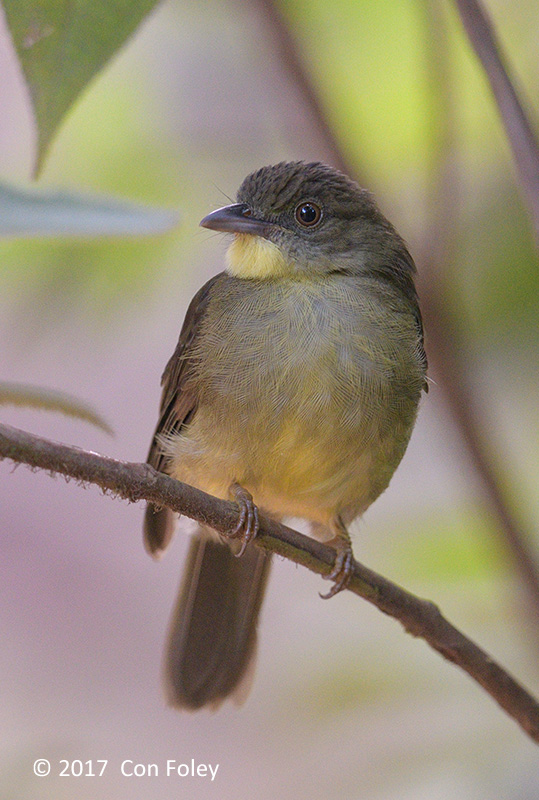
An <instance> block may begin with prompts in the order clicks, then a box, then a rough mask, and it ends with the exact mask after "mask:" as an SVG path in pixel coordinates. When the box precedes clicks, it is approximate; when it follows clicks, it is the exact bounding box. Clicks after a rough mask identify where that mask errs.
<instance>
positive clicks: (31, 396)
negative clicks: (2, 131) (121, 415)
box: [0, 381, 113, 436]
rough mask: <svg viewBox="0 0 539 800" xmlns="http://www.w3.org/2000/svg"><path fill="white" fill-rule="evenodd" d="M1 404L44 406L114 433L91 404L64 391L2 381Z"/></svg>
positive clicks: (0, 383) (0, 384) (0, 386)
mask: <svg viewBox="0 0 539 800" xmlns="http://www.w3.org/2000/svg"><path fill="white" fill-rule="evenodd" d="M0 405H4V406H7V405H10V406H25V407H31V408H42V409H45V410H47V411H60V412H61V413H62V414H66V415H67V416H69V417H77V419H83V420H85V422H89V423H90V424H92V425H95V426H96V428H101V430H103V431H105V433H108V434H110V435H111V436H112V435H113V431H112V428H111V427H110V425H108V424H107V423H106V422H105V420H104V419H103V418H102V417H100V416H99V414H97V412H96V411H94V410H93V408H91V407H90V406H88V405H86V403H83V402H82V400H78V399H77V398H76V397H72V396H71V395H69V394H65V393H64V392H57V391H55V390H52V389H43V388H42V387H40V386H27V385H26V384H22V383H5V382H4V381H0Z"/></svg>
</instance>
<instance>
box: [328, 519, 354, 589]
mask: <svg viewBox="0 0 539 800" xmlns="http://www.w3.org/2000/svg"><path fill="white" fill-rule="evenodd" d="M332 528H333V530H334V533H335V538H334V539H332V540H331V541H330V542H328V544H330V545H331V546H332V547H334V548H335V550H336V556H335V564H334V565H333V569H332V570H331V572H330V573H329V575H324V576H323V578H324V580H326V581H334V584H333V586H332V587H331V589H330V590H329V592H327V594H320V597H321V598H322V599H324V600H329V598H330V597H334V595H336V594H338V593H339V592H342V590H343V589H346V587H347V586H348V584H349V583H350V578H351V577H352V575H353V573H354V554H353V552H352V543H351V541H350V534H349V533H348V531H347V529H346V527H345V525H344V522H343V521H342V519H341V518H340V517H335V520H334V522H333V525H332Z"/></svg>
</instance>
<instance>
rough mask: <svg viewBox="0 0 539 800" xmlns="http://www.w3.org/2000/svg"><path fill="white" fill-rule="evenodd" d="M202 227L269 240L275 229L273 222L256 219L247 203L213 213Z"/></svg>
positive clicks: (205, 218) (225, 207) (202, 223)
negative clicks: (247, 234) (271, 232)
mask: <svg viewBox="0 0 539 800" xmlns="http://www.w3.org/2000/svg"><path fill="white" fill-rule="evenodd" d="M200 226H201V227H202V228H209V229H210V230H211V231H222V232H223V233H250V234H251V235H252V236H262V237H263V238H264V239H267V238H268V236H269V234H270V231H271V230H272V228H273V227H274V226H273V225H272V224H271V222H265V221H264V220H262V219H255V217H253V216H252V212H251V209H250V208H249V206H248V205H247V204H246V203H235V204H234V205H233V206H223V208H218V209H217V211H212V212H211V214H208V216H207V217H204V219H203V220H201V221H200Z"/></svg>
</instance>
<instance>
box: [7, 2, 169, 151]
mask: <svg viewBox="0 0 539 800" xmlns="http://www.w3.org/2000/svg"><path fill="white" fill-rule="evenodd" d="M157 1H158V0H40V1H39V2H36V0H3V6H4V9H5V13H6V18H7V22H8V26H9V29H10V31H11V36H12V38H13V42H14V44H15V48H16V50H17V53H18V56H19V59H20V62H21V65H22V69H23V72H24V75H25V78H26V81H27V83H28V85H29V88H30V95H31V98H32V103H33V108H34V113H35V117H36V121H37V128H38V156H37V158H38V165H40V164H41V162H42V160H43V157H44V154H45V152H46V150H47V147H48V145H49V144H50V142H51V139H52V138H53V136H54V134H55V133H56V130H57V128H58V125H59V124H60V121H61V119H62V117H63V116H64V114H65V113H66V111H67V110H68V108H69V106H70V105H71V104H72V103H73V101H74V100H75V98H76V97H77V96H78V95H79V94H80V92H81V91H82V89H84V87H85V86H86V84H87V83H88V81H90V80H91V78H93V76H94V75H95V74H96V73H97V72H98V71H99V70H100V69H101V68H102V67H103V66H104V65H105V64H106V62H107V61H108V60H109V59H110V57H111V56H112V55H113V54H114V53H115V52H116V50H118V48H119V47H120V46H121V45H122V44H123V43H124V42H125V41H126V40H127V39H128V38H129V36H130V35H131V34H132V33H133V32H134V31H135V30H136V28H137V27H138V25H139V23H140V22H141V21H142V20H143V19H144V17H145V16H146V15H147V14H148V13H149V11H151V9H152V8H153V7H154V6H155V5H156V4H157Z"/></svg>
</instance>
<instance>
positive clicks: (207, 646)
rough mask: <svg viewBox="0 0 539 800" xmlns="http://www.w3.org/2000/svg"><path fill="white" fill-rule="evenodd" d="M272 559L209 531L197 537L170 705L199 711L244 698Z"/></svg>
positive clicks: (172, 645) (179, 619)
mask: <svg viewBox="0 0 539 800" xmlns="http://www.w3.org/2000/svg"><path fill="white" fill-rule="evenodd" d="M270 562H271V557H270V555H267V554H266V553H265V552H264V551H263V550H261V549H260V548H259V547H255V546H254V545H252V544H251V545H248V547H247V548H246V550H245V553H244V554H243V555H242V556H241V557H240V558H236V557H235V555H234V553H233V552H232V550H231V548H230V547H229V546H228V545H227V544H225V543H221V542H220V541H218V540H216V539H215V538H210V536H209V535H208V533H206V532H205V531H204V530H203V529H200V531H199V532H198V533H197V534H195V535H194V536H193V537H192V541H191V545H190V548H189V553H188V556H187V562H186V565H185V570H184V575H183V578H182V582H181V586H180V593H179V597H178V602H177V604H176V608H175V609H174V612H173V615H172V620H171V624H170V633H169V640H168V647H167V651H166V653H165V684H166V693H167V698H168V701H169V703H170V704H171V705H172V706H176V707H178V708H186V709H191V710H195V709H197V708H201V707H202V706H206V705H207V706H209V707H211V708H217V707H218V706H219V705H220V704H221V703H222V702H223V700H224V699H225V698H227V697H229V696H232V697H233V699H235V700H236V701H237V702H241V701H242V700H244V699H245V697H246V695H247V692H248V690H249V688H250V678H251V677H252V673H253V668H254V657H255V651H256V626H257V621H258V614H259V611H260V606H261V603H262V598H263V596H264V590H265V587H266V582H267V578H268V573H269V567H270Z"/></svg>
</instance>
